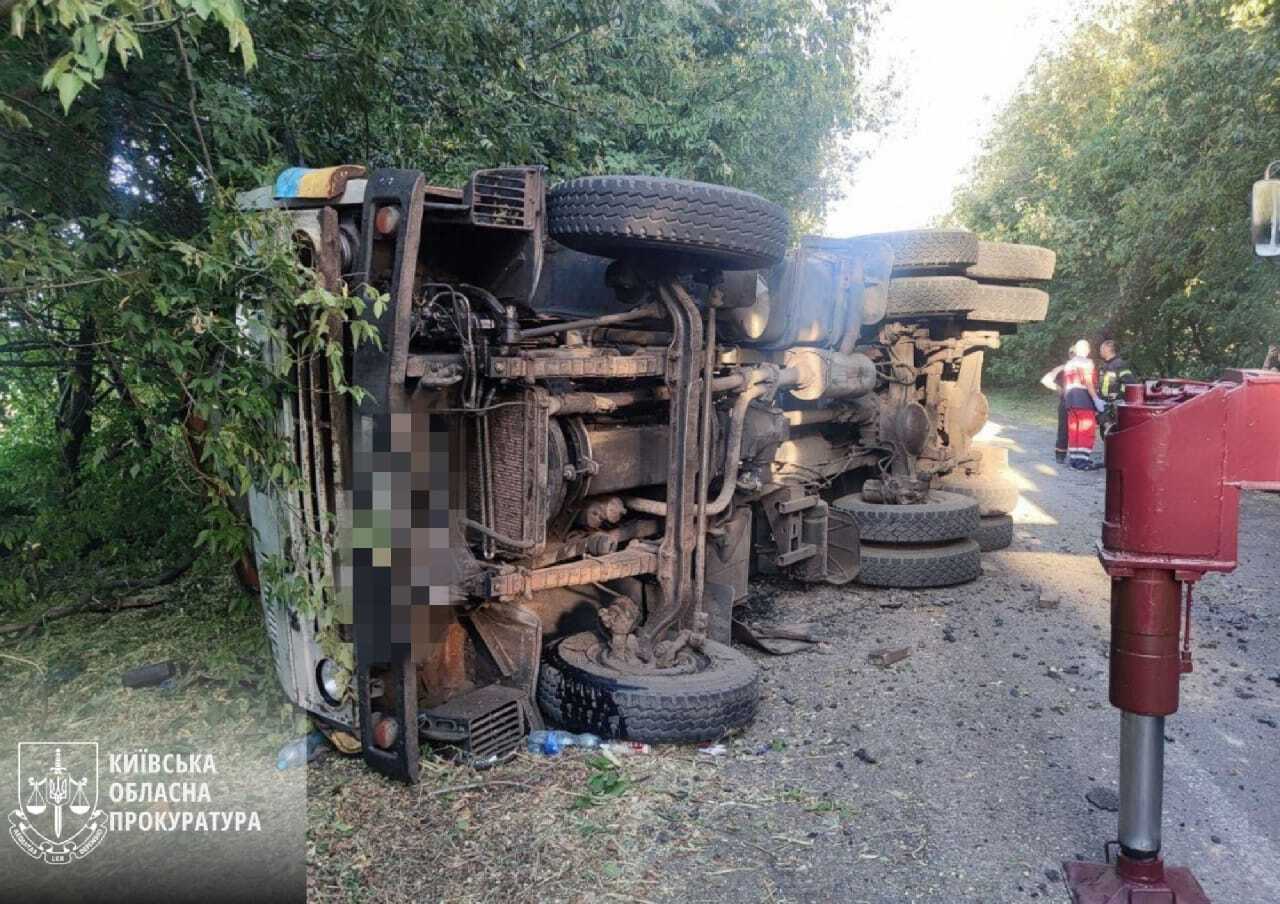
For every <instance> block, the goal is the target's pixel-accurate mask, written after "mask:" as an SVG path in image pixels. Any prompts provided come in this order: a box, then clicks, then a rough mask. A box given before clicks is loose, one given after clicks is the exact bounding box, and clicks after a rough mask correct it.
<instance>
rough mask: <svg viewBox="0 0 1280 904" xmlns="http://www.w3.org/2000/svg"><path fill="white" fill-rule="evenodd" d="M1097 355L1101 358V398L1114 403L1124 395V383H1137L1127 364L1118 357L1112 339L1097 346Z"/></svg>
mask: <svg viewBox="0 0 1280 904" xmlns="http://www.w3.org/2000/svg"><path fill="white" fill-rule="evenodd" d="M1098 354H1099V355H1101V356H1102V398H1103V399H1105V400H1106V401H1108V402H1114V401H1115V400H1116V399H1118V398H1120V396H1122V395H1123V394H1124V387H1125V384H1126V383H1137V382H1138V378H1137V377H1136V376H1134V374H1133V368H1131V367H1130V366H1129V362H1128V361H1126V360H1125V359H1124V358H1121V357H1120V354H1119V351H1118V350H1117V348H1116V343H1115V340H1114V339H1107V340H1104V341H1103V343H1102V344H1101V345H1099V346H1098Z"/></svg>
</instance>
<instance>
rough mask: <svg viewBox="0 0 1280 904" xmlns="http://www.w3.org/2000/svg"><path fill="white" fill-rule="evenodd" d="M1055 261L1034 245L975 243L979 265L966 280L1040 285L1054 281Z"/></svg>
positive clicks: (1053, 257)
mask: <svg viewBox="0 0 1280 904" xmlns="http://www.w3.org/2000/svg"><path fill="white" fill-rule="evenodd" d="M1056 261H1057V255H1055V254H1054V253H1053V252H1052V251H1050V250H1049V249H1048V248H1041V247H1039V246H1037V245H1015V244H1012V243H1011V242H978V262H977V263H976V264H974V265H973V266H972V267H970V268H969V269H968V270H966V271H965V276H968V277H969V278H971V279H986V280H991V281H993V282H1042V281H1044V280H1047V279H1053V266H1054V264H1055V263H1056Z"/></svg>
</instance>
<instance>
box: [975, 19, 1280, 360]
mask: <svg viewBox="0 0 1280 904" xmlns="http://www.w3.org/2000/svg"><path fill="white" fill-rule="evenodd" d="M1277 72H1280V12H1278V9H1277V4H1276V2H1275V0H1143V2H1141V3H1139V4H1137V5H1136V6H1133V7H1129V6H1126V7H1124V8H1123V9H1119V10H1109V11H1106V12H1104V13H1103V14H1101V15H1099V16H1098V17H1096V18H1095V19H1094V20H1093V21H1090V22H1087V23H1085V24H1084V25H1082V26H1081V27H1080V28H1079V29H1078V31H1077V32H1076V33H1075V35H1074V36H1073V38H1072V39H1071V40H1070V41H1069V42H1068V43H1067V44H1066V46H1065V47H1064V48H1063V49H1062V50H1061V51H1060V52H1058V53H1056V54H1054V55H1052V56H1050V57H1048V58H1046V59H1045V60H1044V61H1043V62H1041V63H1040V64H1039V65H1038V66H1037V67H1036V68H1035V70H1034V71H1033V72H1032V74H1031V76H1030V78H1029V79H1028V82H1027V84H1026V85H1025V87H1024V90H1023V91H1022V92H1021V93H1020V94H1019V95H1018V96H1017V97H1016V98H1015V99H1014V100H1013V101H1012V102H1011V103H1010V105H1009V106H1008V108H1007V109H1006V110H1005V111H1004V113H1003V115H1002V117H1001V118H1000V120H999V122H998V124H997V126H996V128H995V130H994V132H993V134H992V135H991V137H990V139H989V141H988V142H987V145H986V147H985V148H984V151H983V153H982V155H981V157H980V158H979V160H978V161H977V163H976V165H975V168H974V177H973V180H972V183H971V184H970V185H969V186H968V187H967V188H966V189H965V190H963V191H962V192H960V193H959V195H958V196H957V198H956V201H955V206H954V210H953V213H952V219H953V220H954V221H955V222H958V223H963V224H966V225H968V226H969V227H970V228H973V229H974V230H976V231H978V232H979V233H981V234H983V235H984V236H986V237H989V238H995V239H1001V240H1006V241H1018V242H1031V243H1034V244H1039V245H1045V246H1047V247H1050V248H1053V249H1054V250H1055V251H1057V253H1058V272H1057V277H1056V278H1055V279H1054V282H1053V284H1052V285H1051V286H1050V290H1051V293H1052V303H1051V305H1050V313H1049V319H1048V320H1047V321H1046V322H1045V323H1044V324H1043V325H1041V326H1037V327H1033V328H1031V329H1025V328H1024V330H1023V331H1022V332H1020V333H1019V335H1017V336H1015V337H1012V338H1011V339H1010V340H1009V341H1008V343H1007V345H1006V348H1005V350H1004V351H1002V352H1001V354H1000V355H998V356H995V357H994V358H993V359H992V360H991V362H990V364H989V365H988V372H989V374H990V375H991V377H992V379H993V380H995V381H1004V382H1011V383H1014V382H1016V383H1024V384H1025V383H1027V382H1029V381H1031V380H1034V379H1035V378H1036V377H1038V376H1039V375H1040V373H1042V372H1043V371H1044V370H1045V369H1047V368H1048V367H1050V366H1052V365H1053V364H1057V363H1060V362H1061V359H1063V358H1064V357H1065V356H1066V354H1067V349H1068V347H1069V345H1070V344H1071V342H1072V341H1074V340H1075V339H1078V338H1080V337H1082V336H1083V337H1087V338H1090V339H1093V340H1095V342H1096V341H1097V340H1100V339H1102V338H1107V337H1113V338H1115V339H1117V341H1118V342H1119V343H1120V344H1121V347H1122V349H1123V350H1124V352H1125V354H1126V355H1127V357H1129V359H1130V361H1131V363H1132V364H1133V365H1134V367H1135V369H1136V370H1137V371H1138V372H1139V373H1143V374H1151V375H1155V374H1164V375H1170V376H1187V377H1194V376H1204V375H1209V374H1213V373H1215V372H1217V371H1219V370H1220V369H1222V368H1223V367H1238V366H1245V367H1256V366H1258V365H1259V364H1260V363H1261V361H1262V358H1263V356H1264V354H1265V352H1266V347H1267V345H1268V344H1269V343H1273V342H1276V341H1277V340H1278V339H1280V306H1278V305H1277V303H1276V302H1277V294H1276V293H1277V290H1278V289H1280V269H1277V268H1275V267H1270V266H1268V265H1267V264H1266V263H1264V262H1261V261H1258V260H1255V259H1254V258H1253V257H1252V248H1251V245H1250V243H1249V233H1248V223H1249V211H1248V202H1247V198H1248V192H1249V188H1250V185H1251V183H1252V182H1253V181H1254V180H1255V179H1257V178H1259V177H1260V176H1261V173H1262V170H1263V167H1265V165H1266V164H1267V162H1268V161H1270V160H1273V159H1276V158H1277V157H1280V79H1277V75H1276V73H1277Z"/></svg>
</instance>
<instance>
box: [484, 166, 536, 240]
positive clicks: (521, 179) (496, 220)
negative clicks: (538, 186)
mask: <svg viewBox="0 0 1280 904" xmlns="http://www.w3.org/2000/svg"><path fill="white" fill-rule="evenodd" d="M471 220H472V222H474V223H476V224H477V225H481V226H498V227H502V228H505V229H522V230H529V229H532V228H533V203H532V199H531V198H530V197H529V171H528V170H482V171H480V172H478V173H476V174H475V177H474V180H473V182H472V195H471Z"/></svg>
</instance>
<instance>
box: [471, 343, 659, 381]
mask: <svg viewBox="0 0 1280 904" xmlns="http://www.w3.org/2000/svg"><path fill="white" fill-rule="evenodd" d="M666 372H667V352H666V350H665V349H663V350H662V351H638V352H635V353H633V354H630V355H623V354H618V353H617V352H615V351H614V350H612V349H601V350H599V352H598V353H596V354H592V355H589V356H584V355H581V354H573V355H555V356H551V355H547V356H534V355H529V354H525V355H520V356H511V357H495V358H493V359H491V360H490V361H489V368H488V373H489V376H491V377H502V378H505V379H533V380H545V379H549V378H552V377H566V378H573V379H588V378H592V377H616V378H620V379H626V378H631V377H661V376H664V375H665V374H666Z"/></svg>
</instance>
